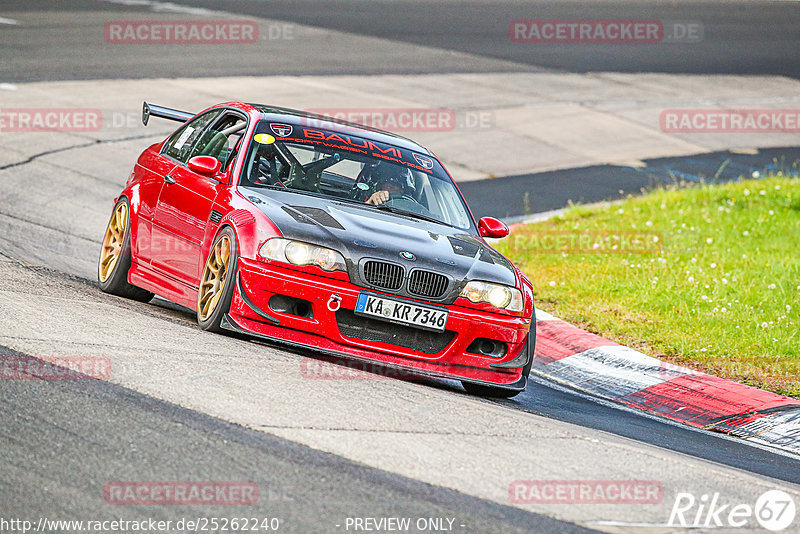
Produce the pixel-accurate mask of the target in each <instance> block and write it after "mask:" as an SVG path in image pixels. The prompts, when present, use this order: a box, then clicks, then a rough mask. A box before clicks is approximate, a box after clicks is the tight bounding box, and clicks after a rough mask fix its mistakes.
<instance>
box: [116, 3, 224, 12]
mask: <svg viewBox="0 0 800 534" xmlns="http://www.w3.org/2000/svg"><path fill="white" fill-rule="evenodd" d="M103 1H105V2H108V3H109V4H117V5H122V6H133V7H149V8H150V11H153V12H155V13H183V14H187V15H219V14H221V12H220V11H213V10H211V9H205V8H202V7H189V6H182V5H178V4H173V3H172V2H157V1H154V0H103Z"/></svg>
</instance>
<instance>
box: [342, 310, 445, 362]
mask: <svg viewBox="0 0 800 534" xmlns="http://www.w3.org/2000/svg"><path fill="white" fill-rule="evenodd" d="M336 322H337V324H338V325H339V332H341V334H342V335H343V336H344V337H349V338H355V339H363V340H364V341H380V342H382V343H390V344H392V345H397V346H398V347H404V348H407V349H412V350H417V351H419V352H424V353H425V354H436V353H439V352H441V351H443V350H444V349H445V348H446V347H447V345H448V344H449V343H450V342H451V341H452V340H453V337H454V336H455V332H450V331H448V330H445V331H444V332H430V331H428V330H420V329H419V328H411V327H409V326H403V325H399V324H394V323H388V322H385V321H379V320H377V319H370V318H369V317H362V316H360V315H356V314H355V313H353V310H346V309H344V308H340V309H339V310H338V311H337V312H336Z"/></svg>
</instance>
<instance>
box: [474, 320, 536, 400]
mask: <svg viewBox="0 0 800 534" xmlns="http://www.w3.org/2000/svg"><path fill="white" fill-rule="evenodd" d="M535 317H536V316H535V315H534V320H533V321H531V331H530V333H529V334H528V341H527V342H526V343H525V348H524V349H523V350H529V351H530V352H529V354H530V358H528V363H526V364H525V366H524V367H523V368H522V377H523V378H525V383H526V384H527V380H528V375H529V374H531V368H532V367H533V356H534V352H535V350H536V318H535ZM461 385H462V386H464V389H465V390H466V391H467V393H469V394H470V395H475V396H477V397H493V398H498V399H510V398H511V397H515V396H517V395H519V394H520V393H522V392H523V391H525V388H522V389H521V390H515V389H508V388H503V387H498V386H486V385H483V384H475V383H474V382H467V381H466V380H464V381H462V382H461Z"/></svg>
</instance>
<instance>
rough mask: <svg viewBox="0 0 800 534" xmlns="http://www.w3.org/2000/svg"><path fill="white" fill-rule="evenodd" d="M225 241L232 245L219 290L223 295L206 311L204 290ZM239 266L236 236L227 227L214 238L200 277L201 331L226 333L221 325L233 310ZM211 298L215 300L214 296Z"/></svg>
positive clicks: (198, 308)
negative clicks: (220, 246)
mask: <svg viewBox="0 0 800 534" xmlns="http://www.w3.org/2000/svg"><path fill="white" fill-rule="evenodd" d="M223 240H227V241H228V243H229V244H230V254H229V256H228V258H227V264H226V266H225V272H224V276H223V281H222V287H221V288H220V289H219V291H220V292H221V294H220V296H219V298H218V299H217V303H216V304H215V305H214V306H213V309H211V310H208V311H204V304H205V302H204V300H203V299H204V298H205V297H206V294H205V293H204V288H208V285H207V284H209V283H211V281H210V280H209V275H211V274H213V272H212V271H210V269H211V263H213V262H215V259H214V255H215V254H216V253H217V246H218V245H220V244H221V242H222V241H223ZM238 264H239V247H238V244H237V242H236V234H235V232H234V231H233V229H232V228H231V227H230V226H225V227H223V228H222V229H221V230H220V231H219V232H218V233H217V235H216V236H214V241H212V245H211V247H210V248H209V250H208V256H207V257H206V261H205V263H204V267H203V272H202V274H201V276H200V288H199V289H198V294H197V324H198V325H200V328H201V329H203V330H207V331H209V332H216V333H218V334H221V333H225V330H224V329H223V328H222V327H221V326H220V323H221V322H222V318H223V317H224V316H225V314H226V313H228V312H229V311H230V309H231V300H232V299H233V289H234V287H236V277H237V276H238V274H239V273H238ZM209 289H210V288H209ZM211 298H212V300H213V298H214V297H213V295H212V297H211Z"/></svg>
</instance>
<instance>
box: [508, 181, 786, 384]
mask: <svg viewBox="0 0 800 534" xmlns="http://www.w3.org/2000/svg"><path fill="white" fill-rule="evenodd" d="M632 233H633V234H632ZM651 233H652V234H651ZM548 236H550V237H549V238H548ZM580 236H584V237H583V238H581V237H580ZM619 236H622V237H624V238H626V239H627V240H628V241H630V238H631V237H632V236H633V237H634V238H636V237H638V240H639V243H638V245H639V248H637V250H642V252H639V253H620V246H622V245H623V242H621V241H619V240H618V237H619ZM554 237H559V238H560V242H556V241H554V240H553V239H550V238H554ZM653 238H657V241H656V240H654V239H653ZM548 239H550V240H549V241H548ZM615 243H616V244H617V248H616V250H614V249H613V248H612V246H613V244H615ZM633 244H634V245H636V240H634V243H633ZM576 246H578V247H583V248H580V249H579V250H575V247H576ZM593 246H594V247H595V248H592V247H593ZM628 246H630V243H628ZM498 248H499V250H500V251H501V252H503V253H505V254H506V255H508V256H509V257H510V258H511V259H512V260H513V261H514V262H515V263H516V264H517V265H518V266H519V267H520V268H521V269H522V270H523V271H524V272H525V273H526V274H527V275H528V276H529V277H530V279H531V281H532V282H533V285H534V287H535V292H536V300H537V306H539V307H540V308H542V309H544V310H547V311H549V312H551V313H553V314H555V315H557V316H558V317H561V318H563V319H565V320H567V321H569V322H572V323H574V324H579V325H581V326H583V327H584V328H587V329H588V330H590V331H592V332H596V333H599V334H601V335H603V336H606V337H609V338H611V339H614V340H616V341H618V342H620V343H622V344H626V345H628V346H631V347H634V348H637V349H638V350H641V351H643V352H646V353H648V354H651V355H653V356H655V357H659V358H662V359H664V360H667V361H670V362H672V363H677V364H680V365H684V366H687V367H690V368H693V369H697V370H701V371H705V372H707V373H710V374H714V375H717V376H721V377H724V378H729V379H732V380H736V381H739V382H743V383H746V384H750V385H753V386H756V387H760V388H764V389H768V390H771V391H775V392H777V393H782V394H785V395H790V396H794V397H800V335H799V334H798V327H800V315H799V314H798V312H800V298H798V297H800V250H799V249H800V180H798V179H793V178H785V177H781V176H773V177H768V178H764V179H757V180H743V181H739V182H734V183H728V184H725V185H714V186H707V185H705V186H699V187H690V188H677V187H676V188H671V189H659V190H656V191H653V192H651V193H648V194H645V195H644V196H641V197H628V198H627V199H626V200H624V201H622V202H620V203H613V204H610V205H604V206H602V207H594V208H593V207H581V206H575V207H572V208H570V209H569V210H567V212H566V213H565V214H564V215H563V216H560V217H557V218H555V219H551V220H549V221H545V222H542V223H536V224H530V225H525V226H521V227H517V228H515V229H514V230H513V232H512V234H511V236H510V237H509V238H507V239H505V240H503V241H501V242H500V243H499V244H498ZM567 249H569V250H567ZM543 250H547V251H548V252H544V253H543V252H542V251H543ZM587 250H591V251H594V253H583V252H585V251H587ZM628 250H630V249H628ZM554 251H555V252H554Z"/></svg>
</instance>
